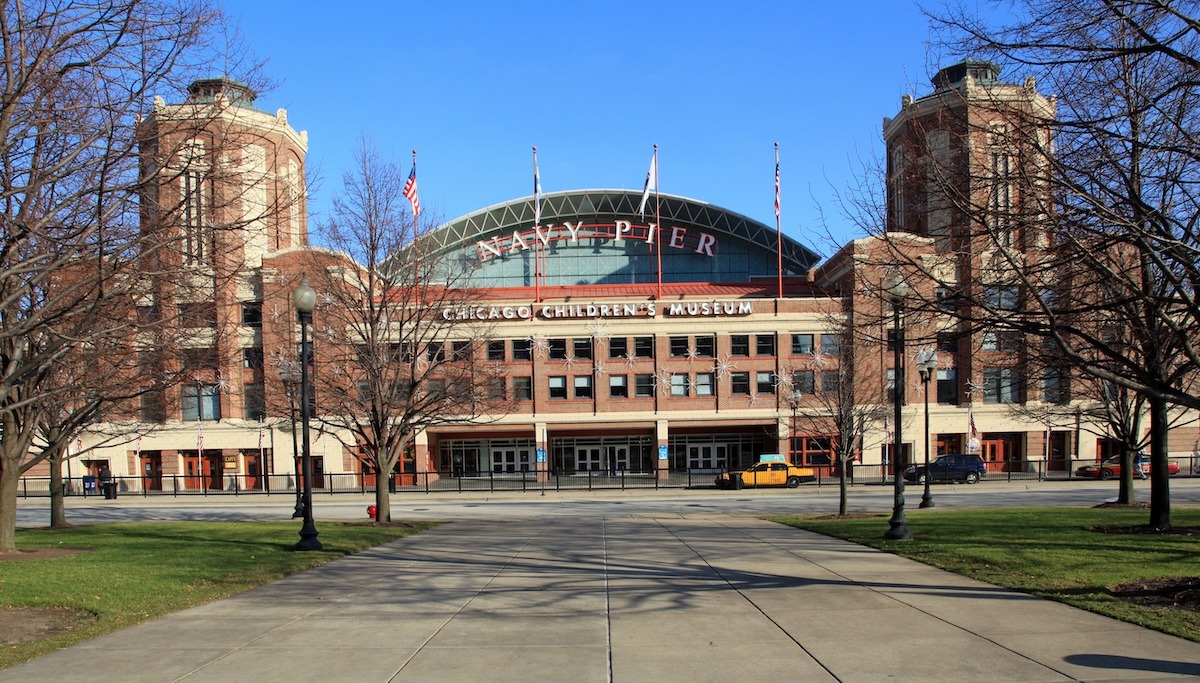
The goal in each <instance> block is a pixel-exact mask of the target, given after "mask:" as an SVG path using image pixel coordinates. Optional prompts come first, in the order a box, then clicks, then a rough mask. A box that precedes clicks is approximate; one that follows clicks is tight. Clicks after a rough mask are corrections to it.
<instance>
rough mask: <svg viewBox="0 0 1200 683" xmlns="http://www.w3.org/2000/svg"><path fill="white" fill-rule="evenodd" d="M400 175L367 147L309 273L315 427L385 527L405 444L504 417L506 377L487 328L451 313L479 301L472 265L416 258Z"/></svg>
mask: <svg viewBox="0 0 1200 683" xmlns="http://www.w3.org/2000/svg"><path fill="white" fill-rule="evenodd" d="M404 180H405V176H404V174H403V173H402V170H401V168H400V167H399V165H397V164H394V163H390V162H387V161H385V160H383V159H381V158H380V157H379V155H378V153H377V152H376V151H375V150H374V149H373V148H372V147H371V145H370V143H369V142H367V141H365V140H364V141H363V142H362V145H361V147H360V149H359V150H358V153H357V155H356V167H355V170H354V171H353V172H348V173H347V174H346V175H345V177H344V178H343V189H342V193H341V195H340V196H338V197H336V198H335V199H334V201H333V206H332V209H331V210H330V212H329V219H328V220H327V221H325V223H324V224H323V225H322V226H321V228H320V229H321V234H322V237H323V239H324V241H325V243H326V244H328V245H329V246H330V247H332V248H334V249H336V250H339V251H341V252H343V253H344V254H346V255H348V256H349V257H350V258H351V259H352V260H353V261H354V263H353V264H348V263H346V262H344V261H343V262H336V263H334V262H331V261H329V259H328V258H327V257H325V256H324V255H320V254H318V255H315V258H316V259H317V260H314V261H313V265H312V267H311V268H309V271H308V275H309V278H310V281H312V284H313V286H314V287H315V288H316V289H317V291H318V292H320V293H321V295H322V297H323V300H324V303H323V305H321V307H320V308H319V313H320V316H321V320H320V323H319V324H318V326H319V328H320V330H319V331H318V333H317V334H316V335H315V339H314V345H315V344H320V345H321V347H322V348H320V349H318V350H316V354H315V355H316V357H317V358H318V359H319V361H320V368H319V372H318V373H317V375H318V379H317V384H316V396H317V400H318V402H319V406H318V410H319V413H320V420H321V422H322V423H323V424H324V425H326V426H328V427H330V428H332V429H331V430H329V433H331V434H333V435H335V436H336V437H337V438H338V439H340V440H341V441H342V445H343V446H345V447H346V448H347V449H348V450H350V452H352V453H354V454H355V456H356V457H358V458H359V460H360V461H361V462H362V464H363V471H364V474H366V473H374V474H375V476H376V488H375V501H376V503H375V505H376V509H377V519H378V521H380V522H390V521H391V508H390V505H389V498H388V486H387V485H386V483H385V482H389V481H393V479H392V476H393V472H394V471H395V470H396V469H397V467H398V466H399V465H400V464H402V463H404V462H405V460H411V457H412V456H411V455H408V456H407V457H406V452H408V451H409V449H411V447H412V445H413V440H414V438H415V437H416V435H417V434H418V433H419V432H421V431H422V430H425V429H428V428H430V427H433V426H436V425H446V424H460V425H461V424H474V423H480V422H483V421H486V420H488V419H494V418H495V417H497V416H499V415H502V414H503V413H504V412H507V406H508V405H509V403H508V397H507V396H506V395H505V390H504V377H503V375H501V374H500V373H499V370H498V368H497V367H496V366H493V365H489V364H487V363H485V362H483V359H484V358H485V356H484V353H485V351H486V349H485V348H484V344H483V341H484V340H485V339H486V338H487V337H488V333H489V330H490V328H489V327H488V326H487V325H482V324H478V323H476V322H471V321H466V320H462V319H460V318H459V317H457V316H455V315H447V314H446V312H447V311H453V310H456V309H462V308H464V307H466V306H467V305H469V304H471V303H472V302H473V300H474V297H476V296H477V293H475V290H473V289H472V288H471V287H469V284H470V280H469V278H470V276H471V274H472V273H473V270H472V266H471V265H470V264H468V263H465V262H463V261H460V260H457V259H453V258H449V257H445V256H440V255H439V254H437V253H433V252H432V251H431V252H428V253H423V252H422V250H421V248H420V246H421V244H422V240H421V238H422V231H421V230H420V228H419V226H420V225H421V223H420V222H419V220H418V217H417V216H414V215H413V214H412V213H411V211H410V210H409V208H408V206H407V200H406V198H405V196H404V194H403V192H402V189H403V186H404Z"/></svg>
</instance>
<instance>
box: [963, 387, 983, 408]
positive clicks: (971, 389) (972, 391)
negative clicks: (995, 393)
mask: <svg viewBox="0 0 1200 683" xmlns="http://www.w3.org/2000/svg"><path fill="white" fill-rule="evenodd" d="M982 390H983V387H982V386H980V385H978V384H976V383H974V382H967V402H968V403H969V402H970V401H971V397H972V396H974V395H975V392H976V391H982Z"/></svg>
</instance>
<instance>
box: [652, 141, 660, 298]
mask: <svg viewBox="0 0 1200 683" xmlns="http://www.w3.org/2000/svg"><path fill="white" fill-rule="evenodd" d="M653 163H654V232H655V233H656V234H655V235H654V251H655V253H656V254H657V257H658V296H657V298H658V300H659V301H662V243H661V242H662V240H660V239H659V236H660V235H662V230H660V229H659V228H660V227H661V225H662V206H661V203H660V202H659V198H658V144H657V143H656V144H655V145H654V161H653Z"/></svg>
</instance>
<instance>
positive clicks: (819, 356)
mask: <svg viewBox="0 0 1200 683" xmlns="http://www.w3.org/2000/svg"><path fill="white" fill-rule="evenodd" d="M826 358H828V356H826V355H825V354H824V353H821V351H820V349H818V350H816V351H813V355H812V360H810V361H808V367H810V368H814V369H816V368H820V367H822V366H824V365H825V359H826Z"/></svg>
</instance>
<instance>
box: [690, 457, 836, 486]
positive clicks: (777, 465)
mask: <svg viewBox="0 0 1200 683" xmlns="http://www.w3.org/2000/svg"><path fill="white" fill-rule="evenodd" d="M816 478H817V476H816V474H815V473H814V472H813V471H812V469H810V468H808V467H797V466H795V465H792V464H789V463H786V462H760V463H756V464H755V465H753V466H752V467H748V468H746V469H744V470H742V471H740V472H728V473H725V474H722V475H721V476H719V477H717V478H716V480H715V482H714V483H716V485H717V488H720V489H740V488H742V487H743V486H786V487H788V488H790V489H791V488H796V487H797V486H799V485H800V484H801V483H803V482H807V481H815V480H816Z"/></svg>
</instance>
